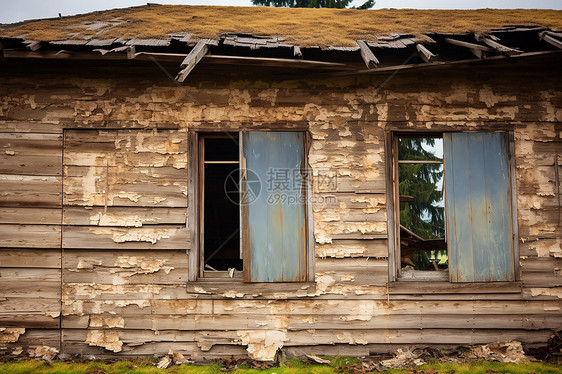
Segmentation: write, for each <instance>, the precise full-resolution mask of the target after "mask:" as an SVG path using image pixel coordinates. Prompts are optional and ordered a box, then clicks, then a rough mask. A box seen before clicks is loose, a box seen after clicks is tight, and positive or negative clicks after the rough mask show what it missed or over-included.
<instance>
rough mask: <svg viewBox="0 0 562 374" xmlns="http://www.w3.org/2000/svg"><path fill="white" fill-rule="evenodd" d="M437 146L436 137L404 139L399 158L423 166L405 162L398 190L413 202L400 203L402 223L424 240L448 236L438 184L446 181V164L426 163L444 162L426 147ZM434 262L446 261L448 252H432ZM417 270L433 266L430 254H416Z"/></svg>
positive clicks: (400, 173)
mask: <svg viewBox="0 0 562 374" xmlns="http://www.w3.org/2000/svg"><path fill="white" fill-rule="evenodd" d="M424 145H426V146H435V139H434V138H400V139H399V141H398V159H399V160H415V161H421V163H402V164H399V168H398V181H399V185H398V190H399V193H400V196H411V197H412V198H413V199H412V200H411V201H407V202H401V203H400V224H401V225H402V226H404V227H406V228H408V229H409V230H410V231H412V232H414V233H415V234H417V235H418V236H420V237H422V238H423V239H439V238H443V237H444V236H445V212H444V208H443V206H441V205H442V203H441V202H442V200H443V196H442V191H440V190H438V189H437V187H438V183H439V182H440V181H441V180H442V179H443V164H439V163H424V161H441V160H440V159H439V158H438V157H437V156H435V155H434V154H433V153H431V152H429V151H427V150H426V149H425V148H424V147H423V146H424ZM432 252H433V253H432V254H431V257H432V259H435V258H443V257H445V258H446V255H447V251H446V250H445V251H443V250H435V251H432ZM411 259H412V261H413V262H414V264H415V269H416V270H427V269H428V268H429V269H431V270H433V268H432V267H431V265H430V264H431V260H430V253H428V251H426V250H421V251H420V250H418V251H415V253H414V256H413V257H412V258H411Z"/></svg>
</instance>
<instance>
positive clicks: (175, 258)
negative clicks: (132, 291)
mask: <svg viewBox="0 0 562 374" xmlns="http://www.w3.org/2000/svg"><path fill="white" fill-rule="evenodd" d="M187 260H188V256H187V254H186V253H185V252H184V251H165V250H160V251H146V250H144V251H143V250H120V251H107V250H91V249H89V250H87V251H78V250H65V251H64V256H63V264H62V266H63V269H64V274H63V279H64V282H65V283H87V284H94V283H95V284H181V285H184V284H185V283H186V281H187V276H188V266H187Z"/></svg>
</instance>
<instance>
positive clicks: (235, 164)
mask: <svg viewBox="0 0 562 374" xmlns="http://www.w3.org/2000/svg"><path fill="white" fill-rule="evenodd" d="M200 147H202V152H200V155H202V156H203V157H202V159H203V160H202V164H201V173H202V178H201V180H202V184H203V186H202V192H203V193H202V195H203V196H202V198H201V201H202V204H203V207H202V213H203V220H202V221H203V225H202V229H201V230H202V233H203V234H202V239H203V246H202V248H203V256H202V260H203V264H202V270H203V272H204V273H207V274H209V273H210V274H209V276H213V273H215V272H219V271H230V272H232V270H231V269H236V270H237V271H242V269H243V263H242V256H241V251H240V209H239V198H240V197H239V196H240V194H239V192H240V191H239V141H238V134H232V135H231V136H229V135H220V136H217V135H207V136H205V135H204V136H202V138H201V142H200ZM230 276H232V273H231V274H230Z"/></svg>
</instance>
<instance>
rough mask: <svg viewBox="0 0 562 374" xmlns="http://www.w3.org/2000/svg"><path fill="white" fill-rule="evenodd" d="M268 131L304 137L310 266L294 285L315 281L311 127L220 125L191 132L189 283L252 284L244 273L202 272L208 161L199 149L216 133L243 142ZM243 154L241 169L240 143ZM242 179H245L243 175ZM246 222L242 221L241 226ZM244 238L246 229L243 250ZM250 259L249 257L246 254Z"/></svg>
mask: <svg viewBox="0 0 562 374" xmlns="http://www.w3.org/2000/svg"><path fill="white" fill-rule="evenodd" d="M266 131H284V132H302V133H303V138H304V144H303V147H304V148H303V149H304V155H305V157H304V160H303V166H304V170H305V173H304V174H303V177H304V178H303V182H304V183H305V189H304V194H305V199H306V205H305V208H304V215H305V225H306V227H305V235H306V237H305V261H306V264H305V267H306V279H305V280H304V281H299V282H290V283H298V284H303V283H309V282H313V281H314V274H315V266H314V263H315V261H314V260H315V241H314V225H313V210H312V203H311V199H310V197H311V196H312V185H311V180H310V175H309V171H310V165H309V162H308V156H309V153H310V146H311V139H312V138H311V135H310V131H309V130H308V128H303V127H302V126H299V125H298V124H296V125H294V126H287V125H286V124H284V126H283V127H282V128H278V127H267V128H259V129H240V128H224V127H222V126H217V127H213V128H197V129H190V130H189V131H188V146H189V150H188V154H189V156H188V157H189V160H188V196H187V199H188V225H189V228H190V233H191V248H190V249H188V265H189V266H188V271H189V274H188V282H197V281H207V282H208V281H229V282H232V283H233V284H234V283H240V284H248V283H247V282H244V280H243V278H244V272H240V273H241V275H242V276H241V277H233V278H230V277H228V276H224V274H222V273H225V272H221V274H220V275H219V274H217V275H219V276H217V277H212V276H208V275H205V274H204V273H203V272H202V270H201V263H202V260H201V258H202V256H203V255H204V252H203V250H204V249H203V248H202V244H203V243H202V242H201V240H200V238H201V236H200V235H201V225H202V222H201V218H202V215H201V212H202V210H203V207H202V204H201V203H202V201H201V193H202V190H203V188H202V180H201V175H200V169H201V164H202V162H203V160H204V155H202V154H201V152H202V149H201V147H200V146H199V144H200V141H201V139H202V137H205V136H209V137H213V135H214V134H216V136H217V137H220V136H224V134H225V133H229V134H232V135H234V134H236V135H235V136H238V137H239V139H241V138H242V133H244V132H266ZM239 152H240V159H239V162H240V163H239V167H240V169H242V168H243V167H244V166H245V165H244V163H243V161H242V143H241V142H239ZM240 177H242V176H240ZM240 214H241V219H242V209H240ZM242 224H243V221H242V220H241V225H242ZM242 235H243V230H241V231H240V248H241V250H242V249H243V243H242ZM244 256H246V254H244ZM260 283H262V284H271V285H272V286H275V285H277V286H279V284H283V283H288V282H260Z"/></svg>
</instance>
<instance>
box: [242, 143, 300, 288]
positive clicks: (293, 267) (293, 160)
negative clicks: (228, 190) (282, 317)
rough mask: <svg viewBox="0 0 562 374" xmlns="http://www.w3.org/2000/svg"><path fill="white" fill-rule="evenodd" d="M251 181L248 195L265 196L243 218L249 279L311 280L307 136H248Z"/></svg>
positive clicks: (253, 200) (245, 151)
mask: <svg viewBox="0 0 562 374" xmlns="http://www.w3.org/2000/svg"><path fill="white" fill-rule="evenodd" d="M242 143H243V145H242V147H243V154H244V159H245V167H246V171H247V174H246V175H247V177H246V178H245V180H244V191H245V193H248V192H251V191H252V189H254V191H255V185H254V186H252V185H251V181H252V180H255V177H256V176H257V177H258V178H259V180H260V183H261V189H260V193H259V195H258V196H257V197H255V198H254V196H253V195H247V196H249V197H251V199H250V200H249V201H248V204H247V206H245V207H244V209H246V211H247V214H243V223H242V227H243V230H247V234H245V235H243V238H246V239H245V240H246V241H247V242H245V243H244V247H245V248H247V252H246V253H247V255H246V258H245V261H246V262H247V263H245V267H246V269H247V270H248V271H247V272H246V278H245V279H246V281H250V282H291V281H303V280H305V279H306V263H305V262H306V261H305V240H306V238H305V225H306V224H305V213H304V208H305V202H304V201H303V200H304V194H303V189H302V186H301V175H300V170H301V167H302V163H303V158H304V135H303V133H299V132H249V133H244V135H243V142H242Z"/></svg>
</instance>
